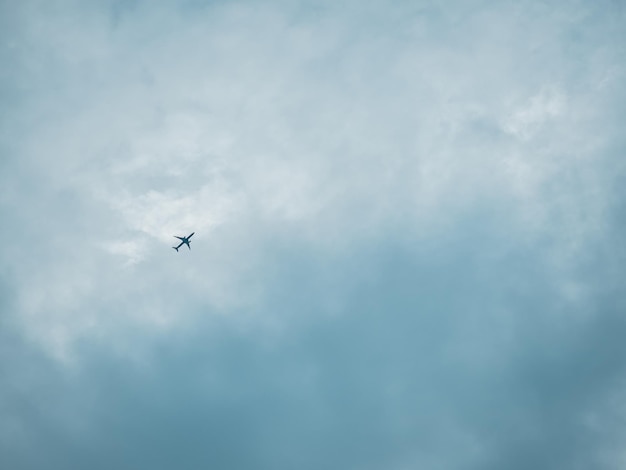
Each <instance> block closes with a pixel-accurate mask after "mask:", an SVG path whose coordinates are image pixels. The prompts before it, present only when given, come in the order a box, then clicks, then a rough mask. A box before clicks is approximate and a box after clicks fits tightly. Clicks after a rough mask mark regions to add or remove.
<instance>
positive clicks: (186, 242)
mask: <svg viewBox="0 0 626 470" xmlns="http://www.w3.org/2000/svg"><path fill="white" fill-rule="evenodd" d="M194 233H196V232H192V233H191V235H187V236H186V237H177V236H176V235H174V238H178V239H179V240H180V241H181V242H180V245H178V246H173V247H172V248H174V249H175V250H176V251H178V249H179V248H180V247H181V246H183V245H187V248H189V249H190V250H191V246H190V245H189V239H190V238H191V236H192V235H193V234H194Z"/></svg>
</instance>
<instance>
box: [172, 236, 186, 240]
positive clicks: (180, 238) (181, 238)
mask: <svg viewBox="0 0 626 470" xmlns="http://www.w3.org/2000/svg"><path fill="white" fill-rule="evenodd" d="M174 238H178V239H179V240H184V238H183V237H177V236H176V235H174Z"/></svg>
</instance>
